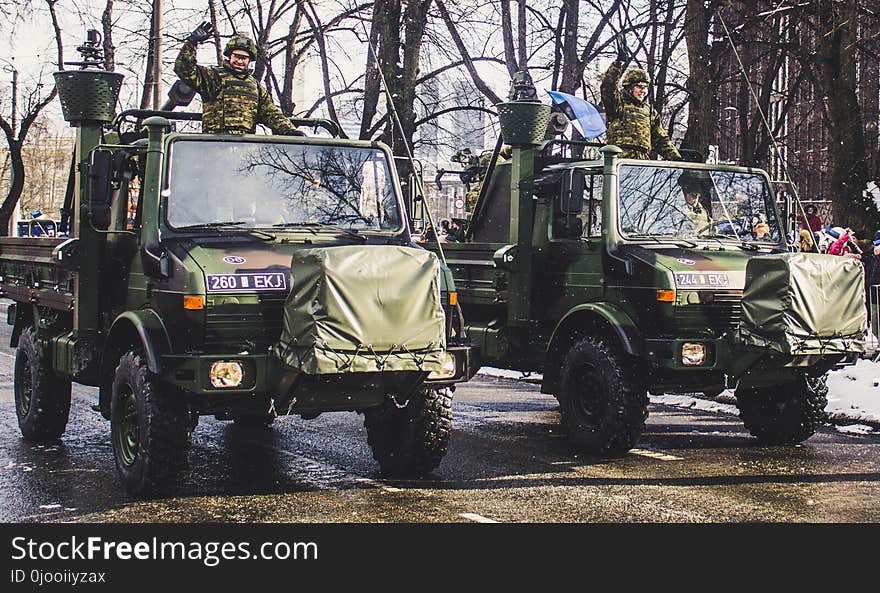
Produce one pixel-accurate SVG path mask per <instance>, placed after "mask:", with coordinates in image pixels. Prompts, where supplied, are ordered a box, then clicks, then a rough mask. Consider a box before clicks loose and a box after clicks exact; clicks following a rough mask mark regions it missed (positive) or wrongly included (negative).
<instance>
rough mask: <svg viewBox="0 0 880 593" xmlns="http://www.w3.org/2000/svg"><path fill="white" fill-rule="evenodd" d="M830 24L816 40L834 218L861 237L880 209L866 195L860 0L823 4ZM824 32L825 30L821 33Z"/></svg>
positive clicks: (877, 222)
mask: <svg viewBox="0 0 880 593" xmlns="http://www.w3.org/2000/svg"><path fill="white" fill-rule="evenodd" d="M819 5H820V8H821V13H820V14H822V15H825V16H824V17H820V18H822V21H821V22H823V23H827V24H828V26H827V27H820V29H819V33H820V34H819V35H818V36H817V39H816V54H817V61H818V69H819V75H820V77H821V81H822V86H823V92H824V95H825V96H824V103H825V105H824V114H825V117H826V121H827V122H828V128H829V131H830V133H831V146H829V149H828V155H829V158H830V161H831V196H829V197H830V198H831V199H832V200H833V202H832V212H833V217H834V222H835V223H836V224H837V225H839V226H846V227H850V228H852V229H853V230H854V231H856V235H857V236H858V237H861V238H870V237H873V234H874V231H875V230H877V229H878V228H880V213H878V211H877V206H876V205H875V204H874V202H873V200H872V199H871V198H869V197H866V196H865V195H864V193H863V192H864V190H865V187H866V185H867V182H868V162H867V153H866V148H865V130H864V123H863V121H862V112H861V108H860V106H859V101H858V94H857V92H856V65H855V60H854V59H853V46H854V45H855V42H856V37H855V35H856V31H855V23H856V14H857V13H856V11H857V9H858V3H857V2H856V0H845V1H843V2H840V1H832V0H822V1H821V2H820V3H819ZM823 32H824V34H822V33H823Z"/></svg>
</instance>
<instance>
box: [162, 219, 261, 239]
mask: <svg viewBox="0 0 880 593" xmlns="http://www.w3.org/2000/svg"><path fill="white" fill-rule="evenodd" d="M243 224H247V221H244V220H230V221H223V222H204V223H201V224H190V225H187V226H179V227H177V228H176V229H175V230H178V231H222V230H224V229H232V230H236V231H242V232H245V233H253V234H255V235H258V236H259V237H260V238H261V239H262V240H264V241H274V240H275V239H276V237H275V235H273V234H272V233H267V232H266V231H261V230H259V229H253V228H240V227H241V225H243Z"/></svg>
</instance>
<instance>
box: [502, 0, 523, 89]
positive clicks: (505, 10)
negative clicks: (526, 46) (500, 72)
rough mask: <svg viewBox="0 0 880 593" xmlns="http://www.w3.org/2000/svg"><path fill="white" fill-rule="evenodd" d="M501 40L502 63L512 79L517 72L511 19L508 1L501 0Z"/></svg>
mask: <svg viewBox="0 0 880 593" xmlns="http://www.w3.org/2000/svg"><path fill="white" fill-rule="evenodd" d="M501 39H502V40H503V41H504V63H505V65H506V66H507V73H508V74H509V75H510V76H511V77H513V75H514V73H516V72H517V71H518V70H519V64H518V63H517V61H516V47H515V46H514V43H513V18H512V17H511V13H510V0H501Z"/></svg>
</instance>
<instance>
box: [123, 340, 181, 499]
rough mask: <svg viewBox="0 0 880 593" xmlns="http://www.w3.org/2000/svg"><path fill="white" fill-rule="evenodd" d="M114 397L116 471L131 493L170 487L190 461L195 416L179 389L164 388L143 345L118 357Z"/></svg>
mask: <svg viewBox="0 0 880 593" xmlns="http://www.w3.org/2000/svg"><path fill="white" fill-rule="evenodd" d="M112 397H113V399H112V400H111V402H110V432H111V437H112V441H113V457H114V458H115V460H116V471H117V472H118V474H119V477H120V480H121V481H122V484H123V485H124V486H125V489H126V490H127V491H128V493H129V494H132V495H134V496H139V497H152V496H156V495H159V494H164V493H166V492H168V491H170V489H171V487H172V486H173V485H174V483H175V481H176V479H177V476H178V475H179V473H180V471H181V470H182V469H183V468H184V466H185V465H186V457H187V453H188V452H189V444H190V426H191V418H190V414H189V411H188V410H187V405H186V400H185V399H184V396H183V394H182V393H181V392H179V391H177V390H174V389H167V390H163V389H162V387H161V385H160V384H159V381H158V378H157V376H156V375H154V374H153V373H151V372H150V370H149V368H147V363H146V360H145V359H144V356H143V354H142V353H141V352H140V351H137V350H133V351H129V352H126V353H125V354H124V355H123V356H122V357H121V358H120V359H119V366H117V367H116V374H115V376H114V378H113V396H112Z"/></svg>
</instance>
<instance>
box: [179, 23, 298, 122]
mask: <svg viewBox="0 0 880 593" xmlns="http://www.w3.org/2000/svg"><path fill="white" fill-rule="evenodd" d="M213 34H214V26H213V25H212V24H211V23H209V22H203V23H202V24H201V25H199V26H198V27H197V28H196V29H195V30H194V31H193V32H192V33H190V35H189V37H187V38H186V41H185V42H184V43H183V47H182V48H180V53H179V54H178V55H177V60H176V61H175V62H174V72H175V73H176V74H177V76H179V77H180V79H181V80H182V81H183V82H185V83H186V84H188V85H189V86H191V87H192V88H193V89H195V90H196V91H197V92H198V93H199V95H201V97H202V103H203V107H202V131H204V132H210V133H215V134H253V133H254V131H255V130H256V127H257V124H262V125H264V126H266V127H268V128H270V129H271V130H272V133H273V134H286V135H290V136H304V134H303V133H302V132H301V131H300V130H298V129H297V128H296V126H294V125H293V124H292V123H291V121H290V120H289V119H288V118H287V117H285V115H284V114H283V113H282V112H281V110H280V109H278V107H277V106H276V105H275V104H274V103H273V102H272V98H271V97H270V96H269V93H268V91H266V89H265V88H263V86H262V85H261V84H260V83H259V82H257V80H256V79H255V78H254V77H253V76H252V75H251V71H250V69H249V66H250V65H251V63H253V61H254V60H255V59H256V57H257V46H256V44H255V43H254V42H253V41H252V40H251V39H249V38H248V37H245V36H244V35H238V34H236V35H233V36H232V38H231V39H230V40H229V43H227V44H226V49H224V50H223V55H224V56H226V58H227V59H226V60H224V61H223V65H222V66H215V67H213V68H206V67H205V66H199V65H198V64H197V63H196V46H197V45H198V44H199V43H201V42H202V41H205V40H207V39H209V38H210V37H211V36H212V35H213Z"/></svg>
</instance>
